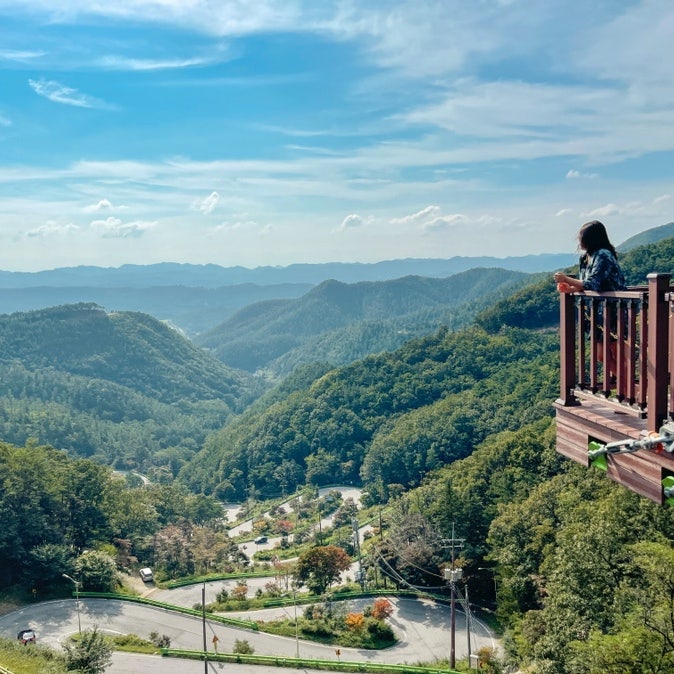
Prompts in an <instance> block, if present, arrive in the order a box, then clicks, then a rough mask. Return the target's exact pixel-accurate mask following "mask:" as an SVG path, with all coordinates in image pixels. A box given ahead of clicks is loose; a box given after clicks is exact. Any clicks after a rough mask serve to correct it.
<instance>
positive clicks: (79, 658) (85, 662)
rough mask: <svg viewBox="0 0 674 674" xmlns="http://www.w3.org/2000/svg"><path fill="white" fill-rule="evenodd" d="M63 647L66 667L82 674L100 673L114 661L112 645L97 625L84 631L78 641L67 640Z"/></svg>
mask: <svg viewBox="0 0 674 674" xmlns="http://www.w3.org/2000/svg"><path fill="white" fill-rule="evenodd" d="M63 649H64V650H65V654H66V667H67V668H68V669H69V670H71V671H72V670H77V671H79V672H82V674H99V673H100V672H104V671H105V669H106V668H107V666H108V665H109V664H110V663H111V662H112V647H111V646H110V644H109V643H108V641H107V640H106V638H105V637H104V636H103V633H102V632H100V631H99V630H98V626H97V625H94V628H93V629H92V630H86V631H85V632H82V634H81V635H80V637H79V639H78V640H77V641H67V642H66V643H65V644H64V645H63Z"/></svg>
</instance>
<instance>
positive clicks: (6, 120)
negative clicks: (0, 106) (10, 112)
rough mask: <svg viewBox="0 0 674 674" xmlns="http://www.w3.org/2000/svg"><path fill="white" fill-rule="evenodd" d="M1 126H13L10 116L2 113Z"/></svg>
mask: <svg viewBox="0 0 674 674" xmlns="http://www.w3.org/2000/svg"><path fill="white" fill-rule="evenodd" d="M0 126H12V120H11V119H9V117H5V116H4V115H0Z"/></svg>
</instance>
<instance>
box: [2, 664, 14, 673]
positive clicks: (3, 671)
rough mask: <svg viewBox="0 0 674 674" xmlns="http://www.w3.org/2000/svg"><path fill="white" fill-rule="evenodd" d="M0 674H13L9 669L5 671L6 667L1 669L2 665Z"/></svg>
mask: <svg viewBox="0 0 674 674" xmlns="http://www.w3.org/2000/svg"><path fill="white" fill-rule="evenodd" d="M0 674H14V672H12V671H10V670H9V669H7V668H6V667H3V666H2V665H0Z"/></svg>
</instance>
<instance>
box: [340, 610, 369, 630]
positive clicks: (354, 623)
mask: <svg viewBox="0 0 674 674" xmlns="http://www.w3.org/2000/svg"><path fill="white" fill-rule="evenodd" d="M344 623H345V624H346V626H347V628H348V629H349V630H351V631H352V632H362V631H363V628H364V627H365V616H364V615H363V614H362V613H349V614H347V616H346V618H344Z"/></svg>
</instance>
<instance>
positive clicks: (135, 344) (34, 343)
mask: <svg viewBox="0 0 674 674" xmlns="http://www.w3.org/2000/svg"><path fill="white" fill-rule="evenodd" d="M0 378H1V381H2V389H1V390H0V439H2V440H5V441H8V442H13V443H16V444H23V443H24V442H25V441H26V440H27V439H28V438H35V439H36V440H37V441H38V442H40V443H49V444H51V445H53V446H54V447H57V448H59V449H65V450H67V451H68V452H70V453H72V454H73V455H78V456H94V457H96V458H97V459H98V460H99V461H101V462H103V463H110V464H113V465H116V466H117V467H124V468H128V467H134V468H138V469H142V470H144V469H146V468H148V467H150V466H151V465H153V464H155V465H157V466H164V467H165V468H166V469H167V470H168V472H169V475H172V473H173V472H175V471H177V469H178V467H179V466H180V465H182V463H184V462H185V461H186V460H187V458H189V456H190V454H191V453H192V452H194V451H195V450H196V449H198V447H199V445H200V443H201V441H202V439H203V438H204V436H205V435H206V434H207V433H208V432H209V430H210V429H214V428H218V427H220V426H222V424H223V423H225V422H226V421H227V419H229V418H230V417H231V416H232V415H233V414H234V413H236V412H238V411H241V410H242V409H243V408H244V407H245V406H246V405H247V404H249V403H250V401H251V400H253V399H254V398H255V397H256V396H257V395H258V394H259V393H260V389H259V388H258V385H257V384H256V383H255V381H254V380H253V379H252V378H251V377H249V376H247V375H246V374H245V373H241V372H235V371H234V370H232V369H230V368H227V367H225V366H224V365H222V363H220V362H219V361H217V360H215V359H214V358H211V357H210V356H209V355H208V354H206V353H205V352H203V351H202V350H200V349H198V348H196V347H195V346H193V345H192V344H191V343H190V342H189V341H187V340H186V339H184V338H183V337H181V336H180V335H179V334H178V333H177V332H176V331H175V330H172V329H171V328H169V327H167V326H166V325H164V324H162V323H160V322H159V321H157V320H155V319H153V318H151V317H149V316H147V315H144V314H134V313H111V314H109V313H106V312H105V311H103V310H102V309H101V308H100V307H97V306H95V305H85V304H83V305H72V306H63V307H55V308H52V309H45V310H41V311H35V312H29V313H23V314H12V315H9V316H0ZM162 453H163V454H162ZM158 454H159V456H157V455H158Z"/></svg>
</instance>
